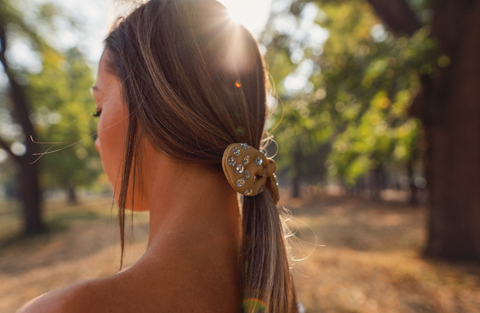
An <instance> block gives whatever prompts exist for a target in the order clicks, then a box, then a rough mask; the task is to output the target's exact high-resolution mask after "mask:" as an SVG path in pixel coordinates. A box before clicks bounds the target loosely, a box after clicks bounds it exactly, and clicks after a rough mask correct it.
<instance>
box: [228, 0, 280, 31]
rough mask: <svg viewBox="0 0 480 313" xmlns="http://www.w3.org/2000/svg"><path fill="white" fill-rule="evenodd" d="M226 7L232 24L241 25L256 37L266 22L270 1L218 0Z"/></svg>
mask: <svg viewBox="0 0 480 313" xmlns="http://www.w3.org/2000/svg"><path fill="white" fill-rule="evenodd" d="M219 2H221V3H222V4H223V5H224V6H226V7H227V9H228V12H229V15H230V18H231V19H232V21H233V22H236V23H241V24H242V25H243V26H245V27H246V28H247V29H248V30H250V31H251V32H252V33H253V34H255V35H258V34H260V32H261V31H262V29H263V27H265V24H266V22H267V20H268V16H269V14H270V2H271V0H243V1H238V0H219Z"/></svg>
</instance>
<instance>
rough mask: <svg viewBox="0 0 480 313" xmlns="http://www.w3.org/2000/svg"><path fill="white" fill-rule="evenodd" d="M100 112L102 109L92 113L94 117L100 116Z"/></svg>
mask: <svg viewBox="0 0 480 313" xmlns="http://www.w3.org/2000/svg"><path fill="white" fill-rule="evenodd" d="M100 113H102V111H97V112H96V113H95V114H93V113H92V114H91V115H92V116H93V117H99V116H100Z"/></svg>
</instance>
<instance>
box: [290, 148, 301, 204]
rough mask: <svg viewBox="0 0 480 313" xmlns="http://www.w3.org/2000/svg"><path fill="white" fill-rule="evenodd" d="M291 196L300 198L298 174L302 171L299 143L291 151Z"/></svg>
mask: <svg viewBox="0 0 480 313" xmlns="http://www.w3.org/2000/svg"><path fill="white" fill-rule="evenodd" d="M292 166H293V178H292V198H300V175H301V171H302V154H301V147H300V144H299V143H298V142H297V147H296V149H295V151H294V152H293V165H292Z"/></svg>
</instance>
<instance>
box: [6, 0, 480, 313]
mask: <svg viewBox="0 0 480 313" xmlns="http://www.w3.org/2000/svg"><path fill="white" fill-rule="evenodd" d="M120 2H128V1H120ZM220 2H222V3H224V4H225V5H226V6H227V7H228V8H229V10H230V12H231V17H232V19H233V20H235V21H237V22H240V23H243V24H244V25H245V26H246V27H247V28H248V29H250V30H251V32H252V33H253V34H254V35H255V37H256V38H257V39H258V41H259V44H260V48H261V51H262V54H263V55H264V58H265V64H266V67H267V68H268V70H269V72H270V75H271V79H270V81H271V86H272V89H273V90H274V93H272V96H271V97H270V98H269V102H268V105H269V107H270V109H271V115H270V117H269V119H268V123H267V126H268V128H269V131H270V132H271V133H272V134H273V135H274V138H275V140H276V143H277V144H275V143H272V144H271V145H270V146H269V147H268V154H269V156H273V155H276V156H275V160H276V162H277V165H278V169H277V176H278V177H279V182H280V187H281V203H280V204H281V205H282V206H284V207H285V208H286V209H288V210H290V211H292V214H293V218H292V219H291V220H290V221H289V225H290V227H291V228H292V229H293V230H294V231H295V234H296V236H295V238H294V239H293V241H292V248H293V252H294V257H295V259H296V261H295V262H294V263H295V265H294V275H295V280H296V284H297V289H298V295H299V300H300V301H301V302H302V304H303V306H304V307H305V312H445V313H447V312H448V313H449V312H480V53H479V52H478V51H480V1H479V0H443V1H440V0H437V1H435V0H335V1H332V0H316V1H313V0H312V1H307V0H243V1H234V0H230V1H227V0H224V1H220ZM121 9H122V7H119V6H118V3H117V5H114V4H113V2H112V1H111V0H0V61H1V63H2V70H1V71H0V282H1V283H0V298H1V299H2V301H0V311H2V312H14V311H15V310H16V309H18V308H19V307H20V306H21V305H22V304H24V303H25V302H27V301H28V300H30V299H32V298H33V297H36V296H38V295H40V294H42V293H45V292H48V291H51V290H54V289H58V288H61V287H63V286H66V285H69V284H71V283H74V282H76V281H79V280H84V279H89V278H96V277H104V276H108V275H112V274H114V273H116V271H117V270H118V266H119V257H120V248H119V247H120V243H119V239H118V238H119V237H118V226H117V225H116V223H117V220H116V212H115V209H114V206H113V205H112V194H111V188H110V186H109V184H108V180H107V178H106V176H105V174H104V173H103V172H102V166H101V162H100V159H99V156H98V154H97V152H96V151H95V150H94V147H93V142H94V138H95V132H96V120H95V119H93V118H92V117H91V115H90V113H95V104H94V101H93V97H92V95H91V92H90V87H91V86H92V85H93V84H94V82H95V73H96V67H97V65H98V60H99V58H100V55H101V53H102V50H103V43H102V40H103V39H104V38H105V36H106V35H107V32H108V25H109V23H110V21H111V20H112V18H113V17H114V16H115V15H116V13H117V12H118V10H121ZM41 152H52V153H48V154H45V155H44V156H43V157H41V158H39V157H40V156H41V155H39V153H41ZM129 230H130V231H131V236H130V237H129V238H130V239H129V244H128V246H127V249H126V253H127V262H126V263H127V266H128V265H129V264H132V263H134V262H135V261H136V260H137V259H138V258H139V256H140V255H141V254H142V253H143V251H144V249H145V247H146V242H147V239H148V213H138V214H137V213H135V218H134V219H133V222H132V223H131V226H130V228H129Z"/></svg>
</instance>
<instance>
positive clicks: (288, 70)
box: [262, 1, 435, 196]
mask: <svg viewBox="0 0 480 313" xmlns="http://www.w3.org/2000/svg"><path fill="white" fill-rule="evenodd" d="M288 11H289V12H288V13H285V12H281V13H280V14H277V16H276V17H273V18H272V20H271V22H270V26H269V27H268V28H267V30H266V31H265V33H264V35H263V38H262V39H263V42H264V43H265V44H266V45H267V53H266V59H267V60H268V65H269V70H270V72H271V74H272V76H273V78H274V79H275V81H276V83H277V84H276V90H277V94H278V96H279V98H280V100H281V103H282V105H279V106H278V109H277V111H276V113H277V114H276V120H275V121H276V122H279V121H280V120H282V119H283V120H282V122H281V123H280V125H279V126H278V128H277V129H276V138H277V140H278V141H279V142H280V143H281V145H280V146H281V147H282V149H283V151H282V152H283V153H282V154H281V155H280V156H279V159H280V160H279V161H280V162H279V163H280V166H281V165H282V164H285V163H286V164H288V163H290V162H291V161H292V160H293V155H296V160H297V162H294V164H298V163H299V162H300V163H302V164H303V170H302V171H298V170H297V171H295V172H293V171H291V174H290V175H291V176H293V177H297V176H298V175H297V174H298V173H300V176H303V177H304V178H305V179H308V177H311V176H314V175H317V177H318V178H319V179H320V180H324V179H325V174H327V177H331V178H339V179H340V180H341V182H342V184H343V185H345V186H346V187H347V188H354V187H355V186H356V185H357V184H358V182H359V180H360V179H361V178H362V177H364V176H365V175H368V174H369V173H371V175H370V176H371V178H372V181H371V184H370V185H371V186H370V189H371V190H373V191H375V192H374V194H373V195H374V196H375V195H377V196H378V188H380V187H382V186H384V185H385V179H384V176H385V175H384V168H385V167H387V168H390V169H393V170H400V169H405V168H406V167H407V165H408V164H412V163H414V162H415V159H416V158H418V155H419V151H417V150H418V149H416V147H417V145H416V143H417V140H418V135H419V133H418V126H417V122H416V120H413V119H411V118H410V117H409V116H408V114H407V112H406V109H407V107H408V105H409V104H410V102H411V99H412V98H413V96H414V95H415V94H416V92H417V90H418V88H419V80H418V78H417V75H416V69H417V68H418V67H419V66H422V65H429V66H430V67H432V66H433V65H432V64H433V61H429V60H430V59H434V48H435V45H434V42H433V41H432V40H429V39H428V38H426V37H427V36H428V30H427V29H422V30H421V31H419V32H418V33H417V34H416V35H415V36H414V37H412V38H410V39H408V38H399V39H396V38H393V37H392V36H388V33H387V32H386V31H385V30H384V29H383V26H382V25H381V24H380V20H379V19H378V18H377V17H376V16H375V15H374V12H373V10H372V8H371V7H370V6H369V5H368V4H367V3H365V2H359V1H335V2H332V1H323V2H322V10H320V11H319V9H318V7H317V6H316V5H315V4H313V3H305V2H301V3H300V2H294V3H292V5H291V6H290V8H289V10H288ZM308 12H310V13H308ZM311 12H313V13H311ZM309 15H311V16H312V15H313V19H312V18H311V25H308V23H307V25H306V26H305V25H304V24H305V23H306V22H305V20H306V19H308V16H309ZM288 16H296V20H294V21H292V20H290V21H289V19H288V18H287V17H288ZM279 21H281V22H279ZM280 23H282V24H284V23H290V24H291V27H293V28H295V27H296V28H297V29H296V30H295V31H293V32H292V31H291V30H290V29H288V30H282V29H281V27H280V29H279V27H278V24H280ZM320 27H322V29H324V30H325V29H326V30H328V39H327V40H326V41H325V43H323V42H322V43H323V45H321V44H319V42H318V39H317V41H315V38H312V37H315V34H316V33H317V35H316V36H317V37H319V34H318V32H319V29H321V28H320ZM302 28H306V29H307V31H305V33H306V35H302V34H301V32H302ZM299 33H300V35H299ZM312 34H313V35H314V36H312ZM320 35H321V33H320ZM325 37H326V36H325ZM296 55H301V57H300V58H297V57H296ZM305 67H306V68H309V69H310V70H308V71H305V70H302V68H305ZM299 72H300V73H302V72H307V73H306V75H304V77H301V75H299V74H298V73H299ZM299 76H300V77H299ZM296 80H297V81H298V80H303V87H302V88H301V89H298V88H297V90H293V91H292V90H290V91H289V90H287V89H288V88H286V86H288V85H295V84H296V82H295V81H296ZM290 89H291V88H290ZM293 130H295V132H293ZM299 134H301V135H299ZM300 137H301V138H308V139H299V138H300ZM292 145H298V148H297V149H293V148H292ZM285 152H287V153H285ZM285 155H286V157H285ZM290 155H291V156H290ZM315 159H316V160H315ZM298 160H300V161H298ZM314 160H315V161H314ZM312 161H314V162H316V163H317V164H318V165H317V166H315V167H313V168H312V166H311V164H312ZM297 166H298V165H297ZM320 168H321V169H322V170H319V169H320ZM325 169H326V171H325ZM296 180H297V181H298V180H299V179H298V178H297V179H296ZM293 181H295V180H293ZM294 185H295V184H294ZM294 193H295V192H294Z"/></svg>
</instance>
